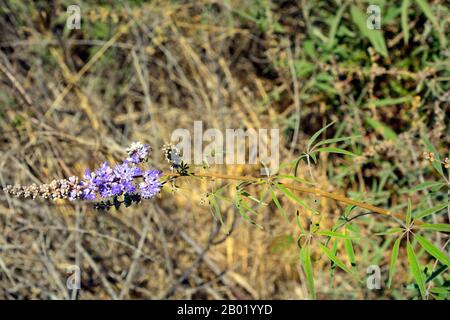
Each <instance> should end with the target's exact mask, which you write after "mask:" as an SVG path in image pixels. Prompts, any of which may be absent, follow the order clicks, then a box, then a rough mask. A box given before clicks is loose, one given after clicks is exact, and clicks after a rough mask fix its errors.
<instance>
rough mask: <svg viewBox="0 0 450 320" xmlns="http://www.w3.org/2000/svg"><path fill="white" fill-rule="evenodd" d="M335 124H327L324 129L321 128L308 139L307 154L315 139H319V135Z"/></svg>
mask: <svg viewBox="0 0 450 320" xmlns="http://www.w3.org/2000/svg"><path fill="white" fill-rule="evenodd" d="M334 123H335V121H333V122H331V123H329V124H327V125H326V126H325V127H323V128H321V129H320V130H319V131H317V132H316V133H314V134H313V136H312V137H311V138H309V140H308V145H307V150H308V152H309V151H310V150H311V146H312V144H313V143H314V141H316V140H317V138H318V137H319V135H320V134H321V133H322V132H324V131H325V130H326V129H327V128H328V127H330V126H332V125H333V124H334Z"/></svg>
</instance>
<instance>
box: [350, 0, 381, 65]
mask: <svg viewBox="0 0 450 320" xmlns="http://www.w3.org/2000/svg"><path fill="white" fill-rule="evenodd" d="M350 13H351V16H352V20H353V22H354V23H355V24H356V25H357V26H358V28H359V31H360V32H361V34H362V35H363V36H365V37H367V38H368V39H369V41H370V43H372V45H373V47H374V49H375V50H376V51H378V53H380V54H381V55H382V56H383V57H385V58H387V57H388V51H387V47H386V42H385V40H384V37H383V33H382V32H381V31H380V30H377V29H373V30H370V29H369V28H367V24H366V21H367V16H366V15H365V14H364V12H363V11H361V9H359V8H358V7H357V6H356V5H352V6H351V8H350Z"/></svg>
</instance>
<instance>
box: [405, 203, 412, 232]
mask: <svg viewBox="0 0 450 320" xmlns="http://www.w3.org/2000/svg"><path fill="white" fill-rule="evenodd" d="M411 211H412V208H411V199H408V209H407V210H406V219H405V220H406V221H405V222H406V225H407V226H409V224H410V223H411Z"/></svg>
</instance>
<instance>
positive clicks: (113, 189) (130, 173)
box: [3, 142, 162, 210]
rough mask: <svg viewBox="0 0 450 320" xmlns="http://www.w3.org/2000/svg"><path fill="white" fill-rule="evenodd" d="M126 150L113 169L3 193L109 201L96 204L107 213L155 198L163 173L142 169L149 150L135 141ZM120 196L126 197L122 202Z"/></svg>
mask: <svg viewBox="0 0 450 320" xmlns="http://www.w3.org/2000/svg"><path fill="white" fill-rule="evenodd" d="M126 151H127V153H128V157H127V158H126V159H125V160H124V161H123V162H122V163H119V164H117V165H115V166H114V167H111V166H110V165H109V164H108V163H107V162H105V163H103V164H102V165H101V166H100V167H99V168H97V169H95V170H94V171H92V172H91V171H90V170H86V172H85V174H84V179H79V178H78V177H70V178H69V179H59V180H53V181H52V182H51V183H49V184H42V185H37V184H33V185H30V186H22V185H14V186H12V185H8V186H6V187H5V188H3V190H4V191H5V192H6V193H9V194H11V195H12V196H14V197H24V198H32V199H36V198H37V197H42V198H44V199H53V200H56V199H64V200H65V199H67V200H71V201H73V200H80V199H81V200H98V199H99V198H101V199H106V200H104V201H100V202H98V203H96V204H95V205H94V207H95V208H97V209H101V210H108V209H109V208H110V207H112V206H114V207H115V208H116V209H118V208H119V207H120V205H121V204H122V203H123V204H124V205H125V206H127V207H128V206H130V205H131V204H132V203H137V202H139V201H140V200H141V199H151V198H153V197H155V196H156V195H157V194H158V193H159V191H160V190H161V188H162V183H161V182H160V181H159V178H160V177H161V172H159V171H157V170H143V169H141V168H140V167H139V164H140V163H142V162H143V161H146V160H147V158H148V155H149V153H150V147H149V146H148V145H146V144H142V143H140V142H135V143H133V144H132V145H131V146H130V147H129V148H127V149H126ZM120 196H123V200H119V197H120ZM120 198H122V197H120Z"/></svg>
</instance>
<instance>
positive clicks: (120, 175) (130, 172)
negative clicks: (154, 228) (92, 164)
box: [81, 142, 162, 200]
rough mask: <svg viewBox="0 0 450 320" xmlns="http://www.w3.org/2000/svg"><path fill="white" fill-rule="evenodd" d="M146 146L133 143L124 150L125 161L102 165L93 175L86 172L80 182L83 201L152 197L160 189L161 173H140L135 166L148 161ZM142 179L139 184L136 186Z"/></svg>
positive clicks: (148, 171)
mask: <svg viewBox="0 0 450 320" xmlns="http://www.w3.org/2000/svg"><path fill="white" fill-rule="evenodd" d="M149 152H150V147H149V146H148V145H145V144H141V143H138V142H137V143H133V144H132V145H131V146H130V147H129V148H127V153H128V158H127V159H126V160H125V161H124V162H123V163H121V164H117V165H116V166H114V167H110V166H109V164H108V163H106V162H105V163H103V164H102V166H101V167H99V168H97V169H96V170H94V171H93V172H91V171H89V170H86V172H85V175H84V178H85V181H82V182H81V183H82V186H83V194H82V199H84V200H95V199H97V196H100V197H101V198H111V197H115V196H121V195H123V194H136V193H137V194H140V195H141V197H142V198H144V199H150V198H153V197H154V196H155V195H156V194H158V193H159V191H160V190H161V187H162V185H161V182H160V181H159V178H160V177H161V173H160V172H159V171H157V170H146V171H144V170H142V169H141V168H139V167H138V164H139V163H141V162H143V161H145V160H146V159H147V158H148V154H149ZM140 178H142V180H141V181H142V182H140V183H137V182H136V181H137V180H138V179H140Z"/></svg>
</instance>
